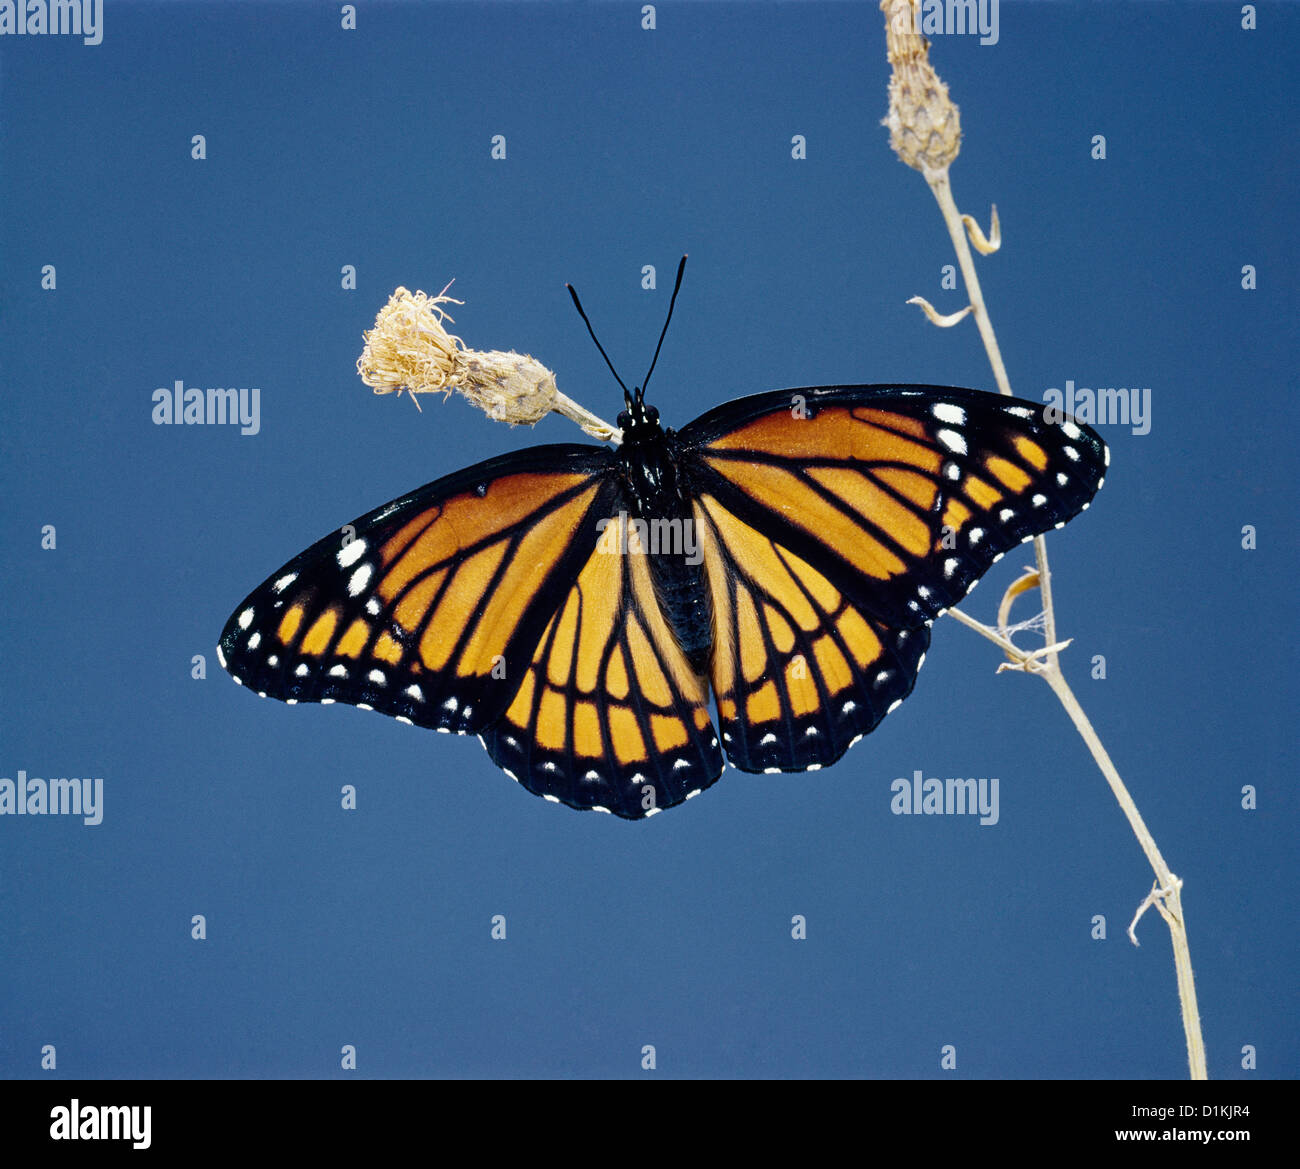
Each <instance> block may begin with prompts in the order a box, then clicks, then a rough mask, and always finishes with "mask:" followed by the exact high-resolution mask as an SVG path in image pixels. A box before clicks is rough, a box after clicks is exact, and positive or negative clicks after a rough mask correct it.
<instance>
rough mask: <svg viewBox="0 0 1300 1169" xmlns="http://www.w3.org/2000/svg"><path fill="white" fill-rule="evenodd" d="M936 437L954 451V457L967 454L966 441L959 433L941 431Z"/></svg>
mask: <svg viewBox="0 0 1300 1169" xmlns="http://www.w3.org/2000/svg"><path fill="white" fill-rule="evenodd" d="M934 437H935V438H937V439H938V440H939V441H940V442H941V443H943V445H944V446H946V447H947V448H948V449H949V450H950V451H952V453H953V454H954V455H964V454H965V453H966V439H965V438H963V437H962V435H960V434H959V433H958V432H957V431H955V430H941V431H939V432H938V434H936V435H935V436H934Z"/></svg>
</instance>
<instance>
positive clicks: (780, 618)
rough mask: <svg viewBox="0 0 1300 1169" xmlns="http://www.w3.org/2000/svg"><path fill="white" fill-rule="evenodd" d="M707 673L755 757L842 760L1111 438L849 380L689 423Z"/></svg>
mask: <svg viewBox="0 0 1300 1169" xmlns="http://www.w3.org/2000/svg"><path fill="white" fill-rule="evenodd" d="M681 439H682V441H683V443H684V445H685V446H686V448H687V449H688V450H689V452H690V454H689V458H690V460H691V467H692V483H693V487H694V490H695V495H696V499H695V517H696V523H697V528H698V531H699V532H700V534H701V543H702V546H703V548H704V555H705V563H706V565H707V567H708V579H709V591H710V595H711V599H712V604H713V618H714V628H715V643H714V650H713V659H712V669H711V674H712V683H713V689H714V691H715V693H716V695H717V700H718V710H719V724H720V727H721V730H722V741H723V747H724V750H725V751H726V753H727V756H728V758H729V759H730V760H731V762H732V763H733V764H735V765H736V766H737V767H739V768H742V769H743V770H746V771H789V770H806V769H810V768H816V767H821V766H824V765H826V764H827V763H831V762H833V761H834V760H835V759H837V758H839V756H840V755H842V754H843V753H844V751H845V750H846V749H847V748H848V747H849V746H850V745H851V744H852V743H853V742H855V741H856V740H857V739H858V738H860V737H861V736H862V735H864V734H866V733H868V732H870V731H871V730H872V729H873V728H874V727H875V726H876V725H877V724H878V723H879V722H880V720H881V719H882V718H883V717H884V716H885V715H886V714H887V713H888V712H889V711H890V710H892V709H893V708H894V707H895V706H896V705H897V704H898V703H899V702H901V701H902V700H903V699H904V698H905V697H906V696H907V695H908V693H910V691H911V689H912V687H913V685H914V683H915V680H916V674H917V671H918V670H919V669H920V667H921V664H922V662H923V660H924V657H925V650H926V648H927V646H928V644H929V628H928V627H929V624H930V622H931V621H932V620H933V618H934V617H935V616H937V615H938V614H939V613H941V612H942V611H943V610H944V609H946V608H947V607H949V606H950V605H952V604H954V603H955V602H956V601H958V600H960V599H961V597H963V596H964V595H965V594H966V592H967V591H968V590H969V589H970V588H972V587H973V586H974V584H975V582H976V581H977V580H978V578H979V577H980V575H981V574H982V573H983V572H985V571H986V570H987V569H988V568H989V566H990V565H991V564H993V563H994V562H995V561H997V560H998V559H1000V558H1001V556H1002V554H1003V553H1004V552H1006V551H1007V550H1008V549H1009V548H1012V547H1014V546H1015V545H1017V544H1019V543H1021V542H1023V541H1025V540H1028V539H1031V538H1032V537H1033V536H1034V535H1037V534H1039V533H1041V532H1043V531H1046V530H1048V529H1049V528H1052V527H1059V526H1061V525H1062V524H1064V522H1065V521H1066V520H1067V519H1069V518H1070V517H1071V516H1073V515H1075V514H1077V513H1078V512H1079V511H1081V510H1082V509H1083V508H1086V507H1087V506H1088V502H1089V501H1090V500H1091V498H1092V496H1093V494H1094V493H1095V492H1096V490H1097V489H1098V488H1099V487H1100V486H1101V483H1102V477H1103V474H1104V469H1105V465H1106V450H1105V444H1104V443H1102V441H1101V439H1100V438H1099V437H1098V436H1097V435H1096V433H1095V432H1093V431H1091V430H1089V429H1088V428H1086V427H1082V426H1079V425H1078V424H1076V423H1074V422H1072V421H1069V420H1066V421H1065V422H1064V423H1062V424H1059V425H1058V424H1054V423H1051V422H1048V421H1047V420H1045V419H1044V418H1043V416H1042V409H1041V407H1039V408H1035V407H1034V406H1033V405H1032V403H1027V402H1024V401H1020V400H1018V399H1013V398H1006V397H999V396H998V395H994V394H984V393H979V392H977V391H971V390H957V389H949V388H946V387H927V386H905V387H880V386H846V387H832V388H810V389H803V390H787V391H778V392H775V393H771V394H762V395H757V396H756V397H753V398H748V399H743V400H742V401H740V402H735V403H728V404H727V405H725V406H722V407H719V408H718V409H717V410H714V411H710V412H709V413H708V414H706V415H704V416H703V417H702V418H700V419H698V420H697V421H696V422H693V423H691V424H690V425H689V426H688V427H686V428H685V429H684V430H683V431H682V434H681Z"/></svg>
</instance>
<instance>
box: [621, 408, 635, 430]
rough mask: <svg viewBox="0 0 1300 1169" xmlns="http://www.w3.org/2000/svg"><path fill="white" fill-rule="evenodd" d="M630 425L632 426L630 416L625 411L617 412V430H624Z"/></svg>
mask: <svg viewBox="0 0 1300 1169" xmlns="http://www.w3.org/2000/svg"><path fill="white" fill-rule="evenodd" d="M631 425H632V415H631V414H629V413H628V412H627V411H626V410H620V411H619V412H618V428H619V430H626V429H627V428H628V427H629V426H631Z"/></svg>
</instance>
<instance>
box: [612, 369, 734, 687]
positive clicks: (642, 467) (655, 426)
mask: <svg viewBox="0 0 1300 1169" xmlns="http://www.w3.org/2000/svg"><path fill="white" fill-rule="evenodd" d="M631 405H632V407H633V408H632V410H631V411H629V412H627V413H625V414H623V415H622V416H620V419H619V421H620V423H621V424H622V423H626V425H623V426H622V432H623V441H622V443H621V444H620V445H619V449H618V455H617V460H618V465H619V471H620V476H619V477H620V481H621V486H622V489H623V491H624V492H625V493H626V495H625V500H626V504H627V509H628V515H629V518H630V519H632V520H634V521H639V523H638V524H637V525H636V526H635V527H633V528H632V530H631V532H630V533H629V542H630V543H634V544H635V545H636V549H629V554H632V555H646V556H649V557H650V560H649V566H650V571H651V577H652V579H653V582H654V587H655V594H656V596H657V598H658V600H659V603H660V605H661V606H662V608H663V610H664V616H665V617H666V618H667V620H668V624H669V626H670V627H671V628H672V631H673V634H674V636H675V637H676V638H677V642H678V644H679V645H680V646H681V648H682V652H683V653H685V655H686V658H687V661H689V662H690V664H691V666H692V667H693V668H694V669H695V672H696V673H698V674H703V673H705V672H706V670H707V667H708V660H709V653H710V651H711V650H712V648H713V629H712V609H711V606H710V604H709V593H708V589H707V587H706V581H705V576H704V566H703V561H702V558H701V557H700V556H699V551H698V546H697V545H695V543H694V540H693V534H694V533H693V525H694V522H695V520H694V514H693V511H692V503H691V499H692V490H691V485H690V482H689V478H688V472H687V468H686V465H685V462H684V460H683V458H682V451H681V443H680V440H679V439H678V437H677V433H676V432H675V431H674V430H671V429H669V430H664V428H663V427H662V426H661V425H660V423H659V414H658V411H657V410H655V408H654V407H653V406H649V407H647V406H646V405H645V404H644V401H643V399H642V398H641V396H640V392H639V391H638V392H637V395H636V396H635V397H634V398H633V401H632V403H631ZM638 549H639V550H638Z"/></svg>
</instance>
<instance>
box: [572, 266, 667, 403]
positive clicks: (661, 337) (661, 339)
mask: <svg viewBox="0 0 1300 1169" xmlns="http://www.w3.org/2000/svg"><path fill="white" fill-rule="evenodd" d="M685 271H686V257H685V256H683V257H682V259H681V263H679V264H678V265H677V283H676V284H674V285H673V298H672V300H670V301H669V302H668V317H667V319H666V320H665V321H664V327H663V332H661V333H660V334H659V344H658V345H656V346H655V355H654V359H653V360H652V361H651V362H650V368H649V369H648V370H646V375H645V380H644V381H643V382H642V383H641V392H642V393H643V394H644V393H645V388H646V386H648V385H649V384H650V375H651V374H652V373H654V371H655V362H657V361H658V360H659V350H660V349H662V348H663V347H664V338H665V337H666V336H668V322H669V321H671V320H672V319H673V305H675V304H676V303H677V294H678V293H679V292H680V291H681V288H682V273H684V272H685ZM570 291H572V289H570Z"/></svg>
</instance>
